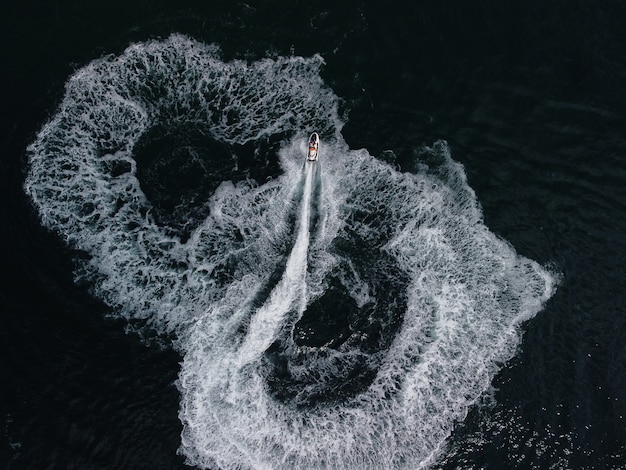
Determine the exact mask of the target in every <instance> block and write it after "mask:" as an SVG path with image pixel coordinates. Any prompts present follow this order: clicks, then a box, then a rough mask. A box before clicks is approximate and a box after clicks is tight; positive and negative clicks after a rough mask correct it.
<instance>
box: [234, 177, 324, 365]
mask: <svg viewBox="0 0 626 470" xmlns="http://www.w3.org/2000/svg"><path fill="white" fill-rule="evenodd" d="M304 170H305V172H306V176H305V180H304V181H305V183H304V193H303V197H302V203H301V209H300V217H299V220H298V237H297V238H296V242H295V244H294V246H293V249H292V250H291V254H290V255H289V259H288V260H287V265H286V266H285V272H284V274H283V276H282V278H281V280H280V282H279V283H278V285H277V286H276V287H275V288H274V289H273V290H272V293H271V294H270V297H269V299H268V301H267V302H266V303H265V304H264V305H263V306H262V307H261V308H260V309H259V310H258V311H257V312H256V313H255V314H254V316H253V317H252V321H251V322H250V327H249V329H248V335H247V336H246V338H245V340H244V342H243V345H242V346H241V348H240V350H239V363H240V364H247V363H249V362H251V361H252V360H254V359H257V358H258V357H259V356H260V355H261V354H262V353H263V352H264V351H265V350H266V349H267V348H268V347H269V346H270V344H271V343H272V342H273V341H274V339H275V338H276V336H277V333H278V329H279V328H280V326H281V325H282V323H283V321H284V318H285V316H286V315H287V313H289V311H290V310H292V309H294V308H296V309H297V313H298V314H299V315H301V314H302V312H303V311H304V309H305V308H306V300H307V299H306V271H307V253H308V247H309V215H310V212H311V207H310V203H311V186H312V180H313V168H312V166H311V165H306V166H305V169H304Z"/></svg>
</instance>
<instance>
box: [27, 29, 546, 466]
mask: <svg viewBox="0 0 626 470" xmlns="http://www.w3.org/2000/svg"><path fill="white" fill-rule="evenodd" d="M322 65H323V60H322V59H321V58H320V57H319V56H316V57H313V58H309V59H305V58H300V57H280V58H273V59H263V60H259V61H256V62H244V61H231V62H224V61H222V60H221V59H220V53H219V50H218V49H217V48H216V47H214V46H207V45H204V44H201V43H199V42H196V41H194V40H192V39H190V38H187V37H185V36H181V35H173V36H172V37H170V38H169V39H167V40H164V41H150V42H146V43H140V44H134V45H132V46H130V47H129V48H128V49H127V50H126V51H124V53H123V54H121V55H120V56H118V57H113V56H109V57H104V58H101V59H98V60H96V61H94V62H92V63H90V64H88V65H87V66H85V67H84V68H82V69H80V70H78V71H77V72H76V73H75V74H74V75H73V76H72V77H71V78H70V79H69V81H68V83H67V85H66V93H65V97H64V99H63V101H62V103H61V104H60V107H59V109H58V111H57V113H56V114H55V115H54V116H53V117H52V118H51V120H50V121H49V122H48V123H47V124H46V125H44V127H43V128H42V130H41V131H40V132H39V134H38V135H37V137H36V139H35V141H34V142H33V143H32V144H31V145H30V146H29V148H28V155H29V164H30V168H29V173H28V176H27V179H26V182H25V190H26V192H27V193H28V194H29V195H30V197H31V198H32V200H33V203H34V205H35V207H36V208H37V210H38V211H39V214H40V217H41V220H42V223H43V224H44V225H45V226H46V227H48V228H50V229H51V230H53V231H55V232H56V233H58V234H59V235H60V236H61V237H62V238H63V239H64V240H66V242H67V243H68V245H70V246H71V247H72V248H74V249H76V250H77V251H78V252H80V253H81V256H77V258H76V270H75V276H76V280H77V281H78V282H81V283H84V284H85V285H87V286H88V288H89V289H90V291H91V292H92V293H93V294H94V295H95V296H97V297H98V298H100V299H102V300H104V301H105V302H106V303H107V304H108V305H109V306H110V307H111V312H112V314H113V315H117V316H120V317H123V318H126V319H127V320H128V323H129V325H131V326H133V328H138V329H143V330H145V329H150V330H151V331H156V332H157V333H158V334H159V335H161V337H163V338H173V340H172V344H173V346H174V347H175V348H177V350H178V351H180V353H181V355H182V356H183V362H182V366H181V371H180V375H179V381H178V387H179V390H180V394H181V405H180V412H179V416H180V419H181V421H182V423H183V432H182V437H181V447H180V452H181V453H182V454H184V455H185V456H186V458H187V461H188V463H189V464H192V465H197V466H199V467H203V468H215V467H218V468H223V469H229V468H233V469H239V468H424V467H427V466H429V465H430V464H432V463H433V462H434V461H436V459H437V457H439V456H440V455H441V453H442V452H443V449H444V447H445V443H446V439H447V438H448V436H449V435H450V433H451V432H452V428H453V425H454V423H455V422H456V421H458V420H462V419H463V418H464V417H465V415H466V413H467V410H468V408H469V407H470V406H471V405H472V404H474V403H475V402H476V401H477V399H478V398H479V397H480V395H481V394H482V393H484V392H485V391H486V390H487V389H488V388H489V385H490V382H491V380H492V378H493V376H494V374H495V373H496V372H497V371H498V369H499V368H500V367H501V365H502V364H503V363H504V362H505V361H507V360H508V359H510V358H511V357H512V355H513V354H514V353H515V350H516V348H517V346H518V344H519V342H520V339H521V332H520V325H521V323H522V322H523V321H525V320H528V319H529V318H531V317H533V316H534V315H535V314H536V313H537V312H538V311H539V310H540V309H541V308H542V306H543V304H544V303H545V302H546V300H547V299H549V298H550V296H551V295H552V294H553V293H554V290H555V288H556V282H557V281H556V277H555V275H554V274H551V273H550V272H549V271H547V270H546V269H545V268H543V267H541V266H539V265H538V264H537V263H536V262H534V261H532V260H529V259H526V258H524V257H521V256H519V255H518V254H516V252H515V250H514V249H513V248H512V247H511V246H510V244H508V243H507V242H505V241H503V240H501V239H500V238H498V237H497V236H495V235H494V234H493V233H491V232H490V231H489V230H488V228H487V227H486V226H485V224H484V222H483V218H482V213H481V210H480V206H479V204H478V202H477V200H476V196H475V194H474V192H473V191H472V189H471V188H470V187H469V186H468V184H467V181H466V178H465V173H464V170H463V167H462V165H460V164H459V163H456V162H455V161H454V160H453V159H452V158H451V156H450V152H449V150H448V147H447V145H446V144H445V143H444V142H438V143H436V144H435V145H434V146H433V147H431V148H424V149H422V156H421V160H420V163H419V168H420V169H419V171H418V172H417V173H402V172H399V171H398V170H397V169H395V168H393V167H391V166H389V165H388V164H386V163H384V162H381V161H379V160H377V159H375V158H374V157H372V156H371V155H370V154H369V153H368V152H367V151H365V150H359V151H355V150H351V149H349V148H348V146H347V144H346V143H345V142H344V141H343V139H342V138H341V134H340V130H341V126H342V120H341V119H340V117H339V115H338V111H337V109H338V101H339V99H338V97H337V96H335V95H334V94H333V93H332V91H331V90H330V89H329V88H328V87H326V86H325V85H324V83H323V80H322V79H321V77H320V70H321V67H322ZM155 128H158V129H169V130H170V131H171V132H182V131H181V129H189V128H193V129H195V132H196V135H200V136H204V137H203V138H206V139H208V140H211V141H213V142H219V143H222V144H224V145H245V144H247V143H249V142H252V143H254V142H258V141H260V140H263V139H267V138H269V137H272V136H281V138H283V140H282V142H281V145H280V150H279V152H278V158H279V162H280V166H281V170H282V174H281V176H280V177H278V178H274V179H271V180H269V181H267V182H264V183H263V184H258V183H255V182H253V181H250V180H241V181H238V182H232V181H229V180H228V178H226V177H224V175H222V176H221V178H223V179H220V176H219V175H218V176H217V177H216V178H217V181H216V182H215V185H214V188H213V190H212V191H211V193H210V195H208V196H207V197H206V201H205V202H204V205H203V208H204V209H203V210H204V213H203V216H202V218H201V219H200V220H199V221H198V223H197V224H196V225H195V226H193V227H192V229H190V231H189V235H188V236H186V237H180V236H178V235H177V234H176V232H175V231H173V230H172V228H171V227H168V226H166V224H164V223H162V222H161V221H159V219H158V217H155V215H154V214H155V208H154V206H153V203H152V201H151V200H150V198H149V197H147V195H146V192H145V191H144V190H143V188H142V181H141V178H140V177H139V170H138V163H137V155H136V152H137V146H138V143H139V142H140V141H141V139H142V138H143V139H145V138H146V135H149V134H150V131H151V130H153V129H155ZM313 129H315V130H318V132H319V133H320V135H321V136H322V144H321V146H320V161H319V162H318V163H316V164H306V165H304V166H303V160H304V155H305V151H306V137H307V135H308V132H309V131H311V130H313ZM172 130H173V131H172ZM196 157H197V158H201V159H203V162H204V163H203V164H205V165H208V166H210V165H211V164H212V163H211V162H212V160H211V155H200V156H196ZM196 157H194V158H196ZM177 210H178V211H181V212H182V214H183V215H185V214H187V215H189V216H190V217H191V214H192V208H190V207H187V206H186V204H185V203H184V202H183V203H181V204H179V206H178V207H177ZM193 214H194V217H196V216H197V211H196V212H193Z"/></svg>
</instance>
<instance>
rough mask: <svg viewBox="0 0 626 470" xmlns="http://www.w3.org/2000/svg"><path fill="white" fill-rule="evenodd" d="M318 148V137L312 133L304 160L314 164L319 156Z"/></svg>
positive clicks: (315, 133)
mask: <svg viewBox="0 0 626 470" xmlns="http://www.w3.org/2000/svg"><path fill="white" fill-rule="evenodd" d="M319 146H320V136H319V135H317V132H313V134H311V137H309V152H308V153H307V156H306V159H307V160H308V161H310V162H316V161H317V157H318V156H319V155H318V153H319Z"/></svg>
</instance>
